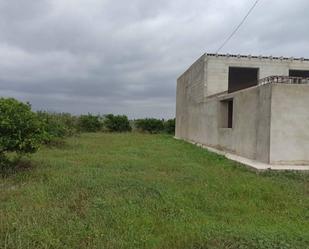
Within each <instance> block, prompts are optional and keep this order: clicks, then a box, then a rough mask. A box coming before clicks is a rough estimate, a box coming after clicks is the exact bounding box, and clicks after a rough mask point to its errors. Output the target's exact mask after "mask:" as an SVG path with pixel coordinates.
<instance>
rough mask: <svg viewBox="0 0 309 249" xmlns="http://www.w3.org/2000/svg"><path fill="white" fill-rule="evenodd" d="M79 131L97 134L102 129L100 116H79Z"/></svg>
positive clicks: (89, 114)
mask: <svg viewBox="0 0 309 249" xmlns="http://www.w3.org/2000/svg"><path fill="white" fill-rule="evenodd" d="M78 124H79V129H80V130H81V131H84V132H97V131H99V130H101V129H102V122H101V120H100V116H98V115H97V116H95V115H92V114H91V113H88V115H81V116H80V117H79V120H78Z"/></svg>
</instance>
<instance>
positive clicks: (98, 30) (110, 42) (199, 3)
mask: <svg viewBox="0 0 309 249" xmlns="http://www.w3.org/2000/svg"><path fill="white" fill-rule="evenodd" d="M252 3H253V0H252V1H245V0H237V1H228V0H222V1H215V0H208V1H205V0H194V1H188V0H169V1H166V0H159V1H145V0H132V1H119V0H118V1H117V0H114V1H110V0H105V1H102V0H31V1H29V0H10V1H7V0H0V56H1V60H0V94H1V95H2V96H13V97H16V98H19V99H21V100H25V101H30V102H31V103H32V105H33V106H34V108H36V109H48V110H51V111H67V112H74V113H83V112H94V113H109V112H113V113H125V114H128V115H130V116H131V117H141V116H156V117H172V116H174V112H175V111H174V109H175V88H176V78H177V77H178V76H179V74H181V72H183V71H184V70H185V69H186V68H187V67H188V66H189V65H190V64H191V63H192V62H193V61H194V60H195V59H197V58H198V57H199V56H200V55H201V54H202V53H204V52H213V51H214V50H216V49H217V48H218V47H219V45H220V43H222V41H223V40H224V39H225V38H226V36H227V35H228V34H229V33H230V32H231V30H232V29H233V28H234V27H235V26H236V25H237V24H238V23H239V21H240V20H241V18H242V17H243V16H244V14H245V13H246V11H247V10H248V8H249V7H250V6H251V5H252ZM308 8H309V3H308V1H306V0H295V1H293V2H288V1H280V0H274V1H266V0H261V1H260V3H259V5H258V6H257V8H256V9H255V10H254V12H253V13H252V16H250V18H249V19H248V20H247V22H246V23H245V25H244V26H243V27H242V28H241V29H240V31H239V32H238V33H237V35H236V36H235V37H234V38H233V39H232V40H231V41H230V43H228V45H227V46H226V47H225V48H224V49H223V51H222V52H229V53H244V54H249V53H250V54H266V55H271V54H272V55H279V56H280V55H285V56H303V57H309V51H308V50H306V48H307V47H308V45H309V44H308V40H309V34H308V33H307V32H306V31H307V29H306V28H307V26H308V23H309V17H308V15H307V12H308Z"/></svg>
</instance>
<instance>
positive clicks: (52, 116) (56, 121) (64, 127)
mask: <svg viewBox="0 0 309 249" xmlns="http://www.w3.org/2000/svg"><path fill="white" fill-rule="evenodd" d="M38 117H39V118H40V120H41V121H42V122H43V123H44V130H45V136H44V143H46V144H51V143H54V142H55V141H57V140H59V139H62V138H64V137H68V136H72V135H74V134H75V133H76V132H77V119H76V117H74V116H72V115H71V114H69V113H49V112H42V111H40V112H38Z"/></svg>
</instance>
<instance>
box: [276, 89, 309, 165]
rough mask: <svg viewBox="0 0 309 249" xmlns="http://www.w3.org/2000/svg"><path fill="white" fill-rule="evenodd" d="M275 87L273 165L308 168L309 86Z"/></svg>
mask: <svg viewBox="0 0 309 249" xmlns="http://www.w3.org/2000/svg"><path fill="white" fill-rule="evenodd" d="M272 88H273V90H272V103H271V138H270V163H272V164H307V165H309V85H288V84H273V86H272Z"/></svg>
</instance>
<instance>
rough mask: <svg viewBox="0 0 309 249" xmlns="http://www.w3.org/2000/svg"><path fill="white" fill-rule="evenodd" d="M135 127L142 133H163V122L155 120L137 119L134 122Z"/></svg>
mask: <svg viewBox="0 0 309 249" xmlns="http://www.w3.org/2000/svg"><path fill="white" fill-rule="evenodd" d="M135 127H136V128H137V130H139V131H142V132H149V133H151V134H155V133H161V132H163V131H164V121H163V120H160V119H155V118H145V119H138V120H136V121H135Z"/></svg>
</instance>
